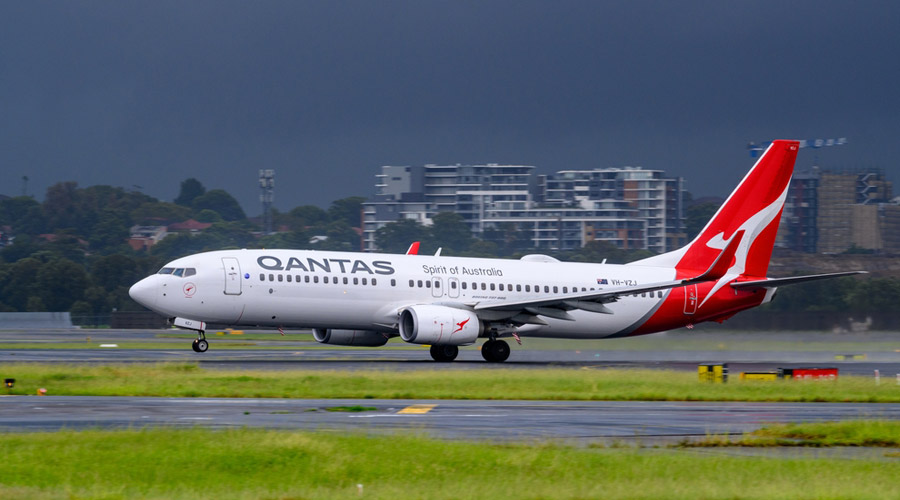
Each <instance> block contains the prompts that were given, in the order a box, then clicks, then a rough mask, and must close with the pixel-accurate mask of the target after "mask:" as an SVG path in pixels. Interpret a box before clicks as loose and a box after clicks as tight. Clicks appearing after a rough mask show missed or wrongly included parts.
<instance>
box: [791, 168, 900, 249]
mask: <svg viewBox="0 0 900 500" xmlns="http://www.w3.org/2000/svg"><path fill="white" fill-rule="evenodd" d="M895 207H896V202H895V201H893V185H892V183H891V182H890V181H888V180H886V178H885V177H884V174H883V173H882V172H881V171H877V170H875V171H872V170H860V171H824V170H822V171H820V170H819V169H818V168H816V167H813V169H812V170H810V171H808V172H799V173H797V174H795V175H794V178H793V179H792V180H791V185H790V188H789V189H788V196H787V200H786V201H785V206H784V212H783V213H782V218H781V226H780V228H779V232H778V240H777V244H778V246H781V247H786V248H790V249H792V250H796V251H800V252H807V253H842V252H846V251H847V250H850V249H851V248H856V249H860V250H872V251H889V252H894V251H896V250H894V249H896V248H898V245H897V244H896V243H894V242H893V240H894V239H895V238H896V237H895V236H894V234H896V233H895V229H894V228H895V227H896V224H897V223H898V222H900V221H897V217H898V216H900V214H897V211H896V210H897V209H896V208H895ZM898 243H900V242H898Z"/></svg>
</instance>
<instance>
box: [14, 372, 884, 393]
mask: <svg viewBox="0 0 900 500" xmlns="http://www.w3.org/2000/svg"><path fill="white" fill-rule="evenodd" d="M0 372H2V373H0V378H9V377H11V378H15V379H16V385H15V388H14V389H13V390H12V391H10V393H11V394H35V393H36V391H37V389H38V388H45V389H47V393H48V395H81V396H88V395H90V396H162V397H252V398H351V399H362V398H376V399H500V400H504V399H505V400H519V399H525V400H572V401H589V400H598V401H599V400H604V401H796V402H900V386H898V385H896V384H881V385H875V384H874V382H873V381H872V379H869V378H866V377H851V376H843V375H842V376H841V377H840V378H839V379H838V380H837V381H800V380H788V381H773V382H759V381H747V382H741V381H739V380H735V381H730V382H728V383H727V384H710V383H701V382H699V381H698V379H697V375H696V374H694V373H690V372H679V371H665V370H625V369H598V370H586V369H582V370H572V369H541V370H504V369H497V368H494V369H460V368H453V367H450V366H446V367H444V368H442V369H434V370H410V371H386V370H385V371H375V370H365V371H312V370H284V371H281V370H277V371H276V370H271V371H264V370H258V371H239V370H227V371H226V370H209V369H203V368H199V367H198V366H197V365H194V364H157V365H147V364H129V365H81V364H79V365H71V366H66V365H57V364H44V365H42V364H28V363H22V364H6V365H3V366H2V367H0Z"/></svg>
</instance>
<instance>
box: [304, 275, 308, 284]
mask: <svg viewBox="0 0 900 500" xmlns="http://www.w3.org/2000/svg"><path fill="white" fill-rule="evenodd" d="M303 282H304V283H309V275H308V274H307V275H306V276H304V277H303Z"/></svg>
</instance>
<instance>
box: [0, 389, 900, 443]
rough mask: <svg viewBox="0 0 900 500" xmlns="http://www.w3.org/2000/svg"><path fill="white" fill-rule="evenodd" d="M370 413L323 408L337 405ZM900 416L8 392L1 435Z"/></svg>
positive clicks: (525, 428)
mask: <svg viewBox="0 0 900 500" xmlns="http://www.w3.org/2000/svg"><path fill="white" fill-rule="evenodd" d="M354 406H359V407H365V408H369V409H368V410H366V411H360V412H338V411H329V408H330V409H334V408H338V407H354ZM862 418H866V419H874V418H877V419H889V420H897V419H900V404H842V403H838V404H835V403H716V402H618V401H609V402H606V401H598V402H564V401H548V402H535V401H455V400H454V401H447V400H424V401H423V400H414V401H413V400H380V399H379V400H373V399H352V400H350V399H309V400H307V399H303V400H297V399H240V398H237V399H235V398H140V397H76V396H71V397H63V396H44V397H38V396H7V397H2V398H0V429H2V430H5V431H39V430H46V431H53V430H59V429H64V428H65V429H85V428H93V427H97V428H127V427H132V428H134V427H144V426H188V427H190V426H199V427H213V428H229V427H263V428H279V429H302V430H319V431H322V430H330V431H341V432H347V431H353V432H377V433H392V432H399V433H409V432H421V433H425V434H428V435H432V436H436V437H441V438H448V439H466V440H497V441H522V440H526V441H527V440H563V441H567V442H578V443H590V442H605V443H616V442H621V443H634V444H641V445H647V444H653V443H673V442H678V441H680V440H684V439H691V438H702V437H705V436H708V435H710V434H739V433H744V432H748V431H752V430H754V429H757V428H759V427H760V426H762V425H764V424H767V423H774V422H778V423H786V422H800V421H803V422H813V421H825V420H846V419H862Z"/></svg>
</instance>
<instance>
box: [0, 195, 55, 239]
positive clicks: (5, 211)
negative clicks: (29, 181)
mask: <svg viewBox="0 0 900 500" xmlns="http://www.w3.org/2000/svg"><path fill="white" fill-rule="evenodd" d="M0 225H4V226H6V225H8V226H12V230H13V234H17V235H21V234H42V233H44V232H46V230H47V229H46V226H47V220H46V218H45V217H44V213H43V211H42V210H41V204H40V203H38V202H37V201H36V200H35V199H34V198H32V197H30V196H17V197H15V198H9V199H6V200H2V201H0Z"/></svg>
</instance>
